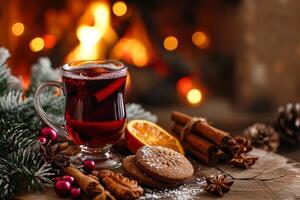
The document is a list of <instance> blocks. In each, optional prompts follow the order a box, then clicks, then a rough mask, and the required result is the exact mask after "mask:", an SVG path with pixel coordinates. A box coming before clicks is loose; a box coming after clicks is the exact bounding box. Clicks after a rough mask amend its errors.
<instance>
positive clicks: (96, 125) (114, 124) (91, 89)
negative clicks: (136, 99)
mask: <svg viewBox="0 0 300 200" xmlns="http://www.w3.org/2000/svg"><path fill="white" fill-rule="evenodd" d="M76 73H78V72H76ZM90 73H91V74H90ZM94 73H96V74H97V75H98V76H97V77H98V78H99V79H88V78H86V79H74V78H72V77H71V78H70V77H63V81H64V82H65V90H66V93H67V97H66V112H65V118H66V125H67V131H68V133H69V135H70V137H71V138H72V140H73V142H74V143H75V144H77V145H85V146H88V147H91V148H98V147H105V146H106V145H108V144H114V143H115V142H116V141H117V140H118V139H119V138H120V137H121V135H122V133H123V132H124V127H125V122H126V114H125V108H124V97H123V96H124V95H123V91H124V87H125V82H126V76H122V77H117V78H115V77H109V78H103V79H101V77H102V76H103V77H105V76H104V75H105V74H106V73H110V72H109V71H108V70H106V69H103V70H101V72H94V70H92V69H91V71H87V70H85V76H89V75H93V74H94Z"/></svg>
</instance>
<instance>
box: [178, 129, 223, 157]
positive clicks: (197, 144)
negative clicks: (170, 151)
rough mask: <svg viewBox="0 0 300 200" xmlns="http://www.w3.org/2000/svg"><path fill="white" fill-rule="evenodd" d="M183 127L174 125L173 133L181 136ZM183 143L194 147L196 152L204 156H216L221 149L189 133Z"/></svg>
mask: <svg viewBox="0 0 300 200" xmlns="http://www.w3.org/2000/svg"><path fill="white" fill-rule="evenodd" d="M182 129H183V127H182V126H180V125H178V124H174V125H173V127H172V131H173V132H174V133H175V134H176V135H177V136H179V135H180V134H181V132H182ZM183 143H187V144H189V145H190V146H192V147H193V148H194V149H195V150H197V151H200V152H201V153H202V154H205V155H214V154H216V153H217V152H218V150H219V147H218V146H217V145H215V144H213V143H211V142H209V141H207V140H205V139H203V138H201V137H199V136H196V135H195V134H193V133H188V134H186V135H185V137H184V140H183Z"/></svg>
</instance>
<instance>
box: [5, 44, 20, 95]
mask: <svg viewBox="0 0 300 200" xmlns="http://www.w3.org/2000/svg"><path fill="white" fill-rule="evenodd" d="M9 57H10V54H9V52H8V50H7V49H5V48H3V47H0V96H1V95H3V94H4V93H6V92H7V91H8V90H11V89H14V90H21V88H22V86H21V81H20V80H19V79H18V78H16V77H15V76H13V75H12V74H11V72H10V69H9V68H8V66H7V65H6V62H7V59H8V58H9Z"/></svg>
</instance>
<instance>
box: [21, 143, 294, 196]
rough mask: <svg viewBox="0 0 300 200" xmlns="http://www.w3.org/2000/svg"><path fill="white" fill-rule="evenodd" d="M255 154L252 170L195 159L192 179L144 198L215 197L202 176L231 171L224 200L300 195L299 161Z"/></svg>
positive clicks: (51, 194) (46, 193) (45, 194)
mask: <svg viewBox="0 0 300 200" xmlns="http://www.w3.org/2000/svg"><path fill="white" fill-rule="evenodd" d="M251 154H252V155H255V156H259V157H260V159H259V160H258V161H257V163H256V164H255V165H253V166H252V167H251V168H250V169H247V170H242V169H237V168H233V167H232V166H229V165H220V166H217V167H214V168H212V167H207V166H205V165H203V164H201V163H199V162H197V161H195V160H193V159H192V162H193V164H194V168H195V175H194V177H193V179H192V180H191V181H189V182H187V183H186V184H184V185H182V186H180V187H179V188H176V189H168V190H161V191H158V190H151V189H146V193H145V196H143V197H142V198H140V199H141V200H152V199H164V200H171V199H174V200H186V199H195V200H197V199H199V200H209V199H215V198H216V196H214V195H212V194H209V193H206V192H204V191H203V189H202V188H201V186H203V185H204V184H205V181H204V179H203V176H210V175H216V174H223V173H229V174H230V175H231V176H232V177H234V178H235V179H237V180H235V182H234V184H233V186H232V187H231V190H230V192H229V193H227V194H226V195H225V196H223V198H222V199H223V200H227V199H228V200H240V199H243V200H253V199H260V200H268V199H271V200H274V199H289V200H294V199H299V198H300V163H296V162H292V161H290V160H289V159H287V158H285V157H283V156H280V155H278V154H274V153H267V152H265V151H262V150H257V149H255V150H254V151H252V152H251ZM19 199H22V200H46V199H47V200H54V199H60V198H58V197H57V196H56V195H55V193H54V191H53V190H52V189H48V190H46V191H45V193H43V194H27V195H24V196H21V197H19Z"/></svg>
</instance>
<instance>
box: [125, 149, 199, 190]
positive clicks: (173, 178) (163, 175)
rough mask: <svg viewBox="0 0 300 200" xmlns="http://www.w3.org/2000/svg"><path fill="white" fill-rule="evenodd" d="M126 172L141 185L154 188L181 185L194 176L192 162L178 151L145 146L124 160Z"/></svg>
mask: <svg viewBox="0 0 300 200" xmlns="http://www.w3.org/2000/svg"><path fill="white" fill-rule="evenodd" d="M123 169H124V171H125V172H126V173H127V174H128V175H129V176H131V177H133V178H134V179H136V180H137V181H139V182H140V183H141V184H143V185H146V186H150V187H154V188H166V187H167V188H170V187H177V186H178V185H181V184H182V183H184V182H185V181H186V180H188V179H190V178H191V177H192V176H193V174H194V168H193V166H192V164H191V163H190V161H189V160H188V159H187V158H185V157H184V156H183V155H181V154H180V153H177V152H176V151H174V150H172V149H168V148H164V147H160V146H143V147H141V148H140V149H139V150H137V152H136V155H131V156H128V157H126V158H125V159H124V160H123Z"/></svg>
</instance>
